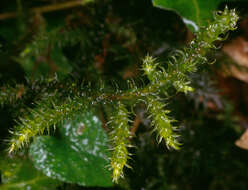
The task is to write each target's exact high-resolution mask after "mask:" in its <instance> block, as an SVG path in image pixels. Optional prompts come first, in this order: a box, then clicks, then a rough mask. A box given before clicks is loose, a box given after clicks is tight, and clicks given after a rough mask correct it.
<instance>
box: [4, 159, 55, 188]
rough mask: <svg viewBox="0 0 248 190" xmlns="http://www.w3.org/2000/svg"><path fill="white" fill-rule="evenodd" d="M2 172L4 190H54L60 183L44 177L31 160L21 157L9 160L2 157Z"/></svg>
mask: <svg viewBox="0 0 248 190" xmlns="http://www.w3.org/2000/svg"><path fill="white" fill-rule="evenodd" d="M0 171H1V179H2V182H3V185H0V189H2V190H26V189H37V190H53V189H56V186H58V185H59V182H58V181H56V180H53V179H51V178H49V177H46V176H45V175H43V174H42V173H41V172H40V171H38V170H36V169H35V168H34V167H33V166H32V165H31V162H30V160H28V159H27V158H26V159H23V158H20V157H15V158H12V159H10V158H8V157H7V156H2V155H1V160H0Z"/></svg>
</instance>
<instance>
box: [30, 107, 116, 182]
mask: <svg viewBox="0 0 248 190" xmlns="http://www.w3.org/2000/svg"><path fill="white" fill-rule="evenodd" d="M58 130H59V132H60V138H55V137H51V136H41V137H38V138H36V139H35V141H34V142H33V143H32V145H31V147H30V155H31V158H32V159H33V161H34V164H35V166H36V168H38V169H40V170H41V171H43V173H44V174H46V175H47V176H49V177H52V178H55V179H59V180H61V181H65V182H68V183H76V184H79V185H84V186H111V185H112V181H111V175H110V172H109V170H108V169H107V165H109V161H108V147H107V142H108V138H107V135H106V133H105V131H104V130H103V128H102V127H101V122H100V121H99V119H98V118H97V117H96V116H94V115H93V114H92V113H89V112H85V113H82V114H79V115H77V116H76V117H74V118H71V119H70V120H68V121H65V122H64V123H63V125H61V126H58Z"/></svg>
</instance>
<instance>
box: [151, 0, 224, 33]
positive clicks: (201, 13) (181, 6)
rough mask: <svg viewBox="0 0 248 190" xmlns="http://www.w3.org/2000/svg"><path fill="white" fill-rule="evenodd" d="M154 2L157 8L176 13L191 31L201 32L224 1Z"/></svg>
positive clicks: (155, 0)
mask: <svg viewBox="0 0 248 190" xmlns="http://www.w3.org/2000/svg"><path fill="white" fill-rule="evenodd" d="M152 2H153V5H154V6H156V7H160V8H162V9H167V10H173V11H176V12H177V13H178V14H179V15H180V16H182V17H183V18H184V19H185V20H184V22H185V24H187V25H188V26H190V28H191V29H193V30H199V27H200V26H203V25H206V24H207V23H208V22H209V21H210V20H211V18H212V13H213V11H214V10H216V9H217V7H218V5H220V3H221V2H224V0H208V1H205V0H189V1H174V0H153V1H152Z"/></svg>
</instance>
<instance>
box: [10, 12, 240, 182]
mask: <svg viewBox="0 0 248 190" xmlns="http://www.w3.org/2000/svg"><path fill="white" fill-rule="evenodd" d="M237 20H238V16H237V15H236V13H235V11H234V10H230V11H229V10H228V9H227V8H226V9H225V10H224V11H223V12H221V13H216V14H215V20H214V21H213V22H212V23H210V24H209V26H207V27H206V28H204V29H203V30H201V31H200V32H199V33H197V35H196V38H195V39H194V40H193V41H192V42H191V43H190V45H189V47H187V48H185V49H183V50H181V51H177V52H176V54H175V55H174V56H172V57H171V59H170V60H169V61H168V65H167V68H166V69H165V67H164V66H165V65H162V64H158V63H156V61H155V60H154V59H153V58H151V57H149V56H148V57H146V58H145V60H144V62H143V70H144V72H145V73H146V75H147V77H148V78H149V80H150V83H149V84H148V85H147V86H144V87H142V88H137V87H134V88H133V89H130V90H128V91H126V92H125V91H124V92H122V91H117V92H116V93H115V94H114V96H113V92H111V93H109V92H108V89H105V88H104V86H103V87H101V88H100V89H101V91H98V92H97V91H95V92H93V93H90V90H89V91H88V92H87V91H85V93H86V94H87V97H88V98H87V99H85V97H80V96H79V97H74V98H72V99H71V98H67V100H66V101H65V102H64V103H62V104H59V105H57V104H56V102H55V103H53V99H55V100H56V97H55V98H54V97H53V98H52V99H50V98H48V99H44V101H42V102H41V103H40V104H39V105H38V106H37V108H35V109H33V110H30V115H28V116H27V117H24V118H21V119H20V124H19V125H17V126H16V127H15V129H14V130H13V132H12V134H13V135H12V138H11V140H10V148H9V152H12V151H14V150H18V149H20V148H22V147H23V146H24V145H25V144H28V143H29V142H30V139H32V137H35V136H37V135H39V134H43V133H44V132H45V129H47V131H49V128H50V127H51V126H54V127H55V126H56V124H58V123H59V122H61V121H62V120H63V119H64V118H65V117H66V118H71V117H72V116H73V114H74V113H75V112H78V111H80V110H82V109H85V107H86V106H85V105H86V101H92V102H94V104H98V103H101V102H102V101H107V100H108V99H117V100H119V101H120V100H122V99H130V100H134V101H137V100H143V101H145V102H146V104H147V108H148V110H149V112H150V114H151V116H152V118H153V121H152V125H154V127H155V128H154V129H155V130H156V131H157V133H158V135H159V138H158V140H159V142H161V141H162V139H164V140H165V142H166V144H167V146H168V147H172V148H175V149H178V145H179V143H178V142H177V140H176V137H177V136H178V135H177V134H176V133H175V132H174V131H175V129H176V128H175V127H173V126H172V124H171V123H172V122H173V120H171V119H170V117H169V116H168V115H167V114H168V112H169V111H168V110H163V107H164V105H163V104H161V103H160V102H159V101H158V100H157V99H158V98H157V97H159V96H170V95H171V94H169V93H168V91H169V90H170V89H172V88H175V89H176V91H177V92H184V93H187V92H189V91H192V87H190V86H189V84H190V80H189V77H188V75H189V73H192V72H195V71H197V68H198V67H199V66H200V65H202V64H203V63H204V62H206V58H205V57H204V56H205V54H206V52H207V50H208V49H210V48H215V46H214V42H215V41H216V40H223V38H221V37H219V36H220V35H223V34H225V33H226V32H228V31H229V30H234V29H235V26H236V22H237ZM117 110H118V111H117V114H115V115H113V118H112V124H113V125H115V126H114V127H113V131H112V134H111V139H112V142H113V155H112V159H111V167H112V169H113V180H114V181H115V182H117V180H118V178H119V176H122V175H123V171H122V170H123V167H124V166H125V165H127V164H126V162H127V159H128V157H129V153H128V150H127V147H128V146H129V142H128V141H129V137H131V135H130V132H129V128H128V112H127V110H126V109H125V107H124V106H123V105H122V104H120V105H119V108H118V109H117ZM41 142H42V140H41ZM38 144H39V143H38ZM53 146H54V145H53Z"/></svg>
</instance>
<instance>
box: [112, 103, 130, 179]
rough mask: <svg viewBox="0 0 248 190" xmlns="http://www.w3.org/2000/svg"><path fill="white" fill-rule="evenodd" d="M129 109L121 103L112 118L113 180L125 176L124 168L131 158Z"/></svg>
mask: <svg viewBox="0 0 248 190" xmlns="http://www.w3.org/2000/svg"><path fill="white" fill-rule="evenodd" d="M128 122H129V119H128V110H127V109H126V108H125V106H124V105H123V104H121V103H119V105H118V108H117V110H116V113H115V115H113V117H112V118H111V121H110V124H111V126H112V131H111V132H110V137H111V141H112V145H113V150H112V158H111V163H110V165H111V168H112V170H113V175H112V177H113V181H114V182H118V179H119V178H120V177H123V168H124V166H127V167H129V166H128V165H127V160H128V159H129V155H130V154H129V153H128V147H130V146H131V144H130V137H131V136H132V135H131V132H130V128H129V125H128Z"/></svg>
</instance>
